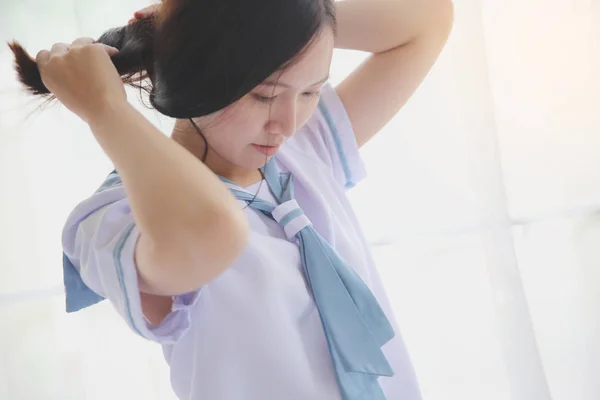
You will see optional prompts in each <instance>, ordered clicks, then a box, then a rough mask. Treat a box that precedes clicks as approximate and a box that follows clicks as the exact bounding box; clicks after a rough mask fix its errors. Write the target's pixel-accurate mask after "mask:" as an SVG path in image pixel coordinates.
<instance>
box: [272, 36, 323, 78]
mask: <svg viewBox="0 0 600 400" xmlns="http://www.w3.org/2000/svg"><path fill="white" fill-rule="evenodd" d="M333 47H334V36H333V32H332V31H331V29H329V28H326V29H324V30H323V32H321V33H320V34H319V35H318V36H316V37H315V39H314V40H313V42H312V43H311V44H310V46H309V47H308V48H307V49H306V50H305V51H304V52H303V53H301V55H300V57H299V58H298V59H297V60H294V61H293V62H292V64H291V65H290V66H289V67H286V68H285V69H284V70H283V71H277V72H275V73H274V74H273V75H271V77H269V78H268V80H279V81H280V82H283V83H286V84H288V85H290V86H292V87H295V88H303V87H305V86H308V85H311V84H313V83H315V82H318V81H320V80H321V79H323V78H325V77H326V76H327V75H328V73H329V68H330V66H331V58H332V56H333Z"/></svg>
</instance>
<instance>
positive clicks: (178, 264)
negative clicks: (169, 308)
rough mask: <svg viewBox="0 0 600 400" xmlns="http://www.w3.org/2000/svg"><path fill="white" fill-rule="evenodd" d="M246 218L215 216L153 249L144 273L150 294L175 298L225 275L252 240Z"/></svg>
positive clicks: (231, 215)
mask: <svg viewBox="0 0 600 400" xmlns="http://www.w3.org/2000/svg"><path fill="white" fill-rule="evenodd" d="M249 231H250V229H249V226H248V221H247V219H246V217H245V215H244V214H243V213H242V212H241V210H240V213H237V212H235V213H232V212H228V213H225V212H223V213H219V212H215V213H212V214H211V215H210V216H209V217H206V218H204V219H203V221H202V222H201V223H199V224H195V225H194V228H193V229H191V228H188V229H185V230H182V231H180V233H179V234H177V235H173V236H172V237H171V238H170V239H169V240H163V241H162V242H161V243H160V244H158V243H156V242H154V243H153V244H152V245H150V246H149V247H150V248H151V251H150V252H149V253H151V256H150V258H151V259H152V261H151V262H149V263H147V264H146V270H145V271H144V272H145V273H143V274H142V275H143V280H142V281H143V282H144V287H145V288H146V291H147V292H148V293H152V294H157V295H163V296H174V295H178V294H182V293H188V292H191V291H194V290H197V289H199V288H200V287H202V286H204V285H206V284H207V283H209V282H211V281H213V280H214V279H216V278H217V277H219V275H221V274H222V273H224V272H225V271H226V270H227V269H228V268H229V267H230V266H231V265H232V264H233V263H234V262H235V261H236V259H237V258H238V257H239V256H240V254H241V253H242V252H243V251H244V249H245V247H246V244H247V242H248V237H249Z"/></svg>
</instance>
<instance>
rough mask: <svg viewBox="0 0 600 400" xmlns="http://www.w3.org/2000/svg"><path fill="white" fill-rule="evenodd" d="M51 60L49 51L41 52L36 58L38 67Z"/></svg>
mask: <svg viewBox="0 0 600 400" xmlns="http://www.w3.org/2000/svg"><path fill="white" fill-rule="evenodd" d="M49 59H50V52H49V51H48V50H40V51H39V52H38V53H37V55H36V56H35V62H36V63H37V65H40V66H41V65H44V64H46V63H47V62H48V60H49Z"/></svg>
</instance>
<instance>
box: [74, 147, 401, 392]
mask: <svg viewBox="0 0 600 400" xmlns="http://www.w3.org/2000/svg"><path fill="white" fill-rule="evenodd" d="M262 172H263V174H264V176H265V180H266V181H267V185H268V186H269V189H270V190H271V193H272V194H273V196H274V197H275V198H276V199H277V201H278V203H279V204H278V205H277V206H276V205H273V204H271V203H269V202H267V201H265V200H262V199H260V198H258V197H256V196H255V195H254V194H252V193H249V192H245V191H243V190H242V189H241V188H239V187H238V189H235V188H231V192H232V193H233V194H234V195H235V196H236V197H237V198H238V199H239V200H242V201H245V202H247V203H248V205H249V206H250V207H252V208H254V209H257V210H260V211H261V212H262V213H263V214H265V215H267V216H268V217H270V218H273V219H274V220H275V221H277V222H278V223H279V225H281V227H282V228H283V229H284V231H285V234H286V236H287V237H288V239H290V240H292V239H294V238H297V239H298V242H299V245H300V256H301V257H300V259H301V260H302V267H303V270H304V274H305V276H306V280H307V282H308V285H309V287H310V289H311V291H312V294H313V297H314V300H315V304H316V305H317V308H318V309H319V315H320V317H321V323H322V325H323V330H324V332H325V337H326V339H327V345H328V347H329V352H330V355H331V360H332V362H333V366H334V368H335V372H336V377H337V381H338V384H339V387H340V391H341V393H342V399H343V400H385V395H384V393H383V391H382V389H381V386H380V385H379V382H378V380H377V378H378V377H379V376H392V375H393V371H392V368H391V366H390V364H389V363H388V361H387V359H386V357H385V355H384V354H383V351H382V350H381V346H383V345H384V344H385V343H387V342H388V341H389V340H390V339H391V338H392V337H394V330H393V328H392V326H391V324H390V323H389V321H388V319H387V317H386V316H385V314H384V312H383V310H382V309H381V307H380V306H379V303H378V302H377V299H376V298H375V296H374V295H373V293H372V292H371V291H370V290H369V288H368V286H367V285H366V284H365V283H364V282H363V281H362V279H361V278H360V277H359V276H358V274H357V273H356V272H355V271H354V270H353V269H352V268H351V267H349V266H348V265H346V262H345V261H344V260H343V259H342V258H341V257H340V256H339V255H338V253H337V252H336V251H335V250H334V249H333V248H332V247H331V246H330V245H329V243H327V241H326V240H325V239H324V238H323V237H321V235H319V233H318V232H317V231H316V230H315V229H314V228H313V227H312V224H311V223H310V221H309V220H308V218H307V217H306V215H304V212H303V211H302V210H301V209H300V207H299V206H298V203H297V202H296V200H294V181H293V177H292V175H291V174H289V173H281V174H280V173H279V172H278V170H277V166H276V164H275V161H274V159H273V158H271V159H270V160H269V162H268V163H267V165H266V166H265V167H264V168H263V169H262ZM117 177H118V175H117ZM112 178H114V176H113V177H112ZM109 179H110V178H109ZM117 179H118V178H117ZM222 179H223V181H227V180H226V179H224V178H222ZM119 181H120V180H119ZM227 182H229V183H232V182H230V181H227ZM113 183H114V182H113ZM117 183H118V182H117ZM234 185H235V184H234ZM63 273H64V284H65V292H66V306H67V312H74V311H78V310H80V309H83V308H86V307H89V306H91V305H93V304H96V303H98V302H100V301H102V300H104V299H103V297H101V296H99V295H97V294H96V293H94V292H93V291H92V290H91V289H90V288H88V287H87V286H86V284H85V283H84V282H83V280H82V279H81V276H80V274H79V271H77V269H76V268H75V267H74V266H73V264H72V263H71V262H70V261H69V259H68V258H67V257H66V256H65V255H64V254H63Z"/></svg>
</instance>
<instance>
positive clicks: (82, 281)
mask: <svg viewBox="0 0 600 400" xmlns="http://www.w3.org/2000/svg"><path fill="white" fill-rule="evenodd" d="M269 167H270V168H272V171H271V172H273V173H275V172H274V171H276V172H277V174H279V176H281V177H285V176H288V177H289V176H290V175H291V177H292V179H293V200H289V201H286V203H287V204H288V205H291V204H292V203H293V205H294V207H296V208H297V210H296V211H298V212H297V213H292V214H293V215H292V217H291V218H288V219H294V220H295V221H294V222H291V223H290V224H289V225H288V226H287V227H283V225H282V224H281V221H278V220H277V218H274V217H271V216H270V215H271V213H270V212H265V211H261V210H259V209H257V208H255V207H253V206H248V204H249V203H248V201H247V199H246V200H244V193H248V194H251V196H252V197H254V195H255V194H257V199H259V200H260V201H261V202H262V204H267V203H268V204H272V205H274V206H277V205H278V203H279V201H280V200H281V199H280V198H278V196H276V195H275V194H274V190H273V181H271V184H269V182H267V181H265V180H263V181H261V182H258V183H256V184H254V185H252V186H250V187H247V188H240V187H238V186H237V185H235V184H233V183H231V182H224V184H225V185H227V186H228V187H229V188H230V189H231V190H232V192H235V193H237V195H238V198H239V204H240V207H245V209H244V212H245V213H246V216H247V218H248V221H249V224H250V234H249V240H248V244H247V246H246V248H245V249H244V251H243V253H242V254H241V255H240V256H239V257H238V258H237V259H236V261H235V262H234V263H233V264H232V265H231V266H230V267H229V268H228V269H227V270H226V271H225V272H224V273H223V274H221V275H220V276H219V277H217V278H216V279H215V280H213V281H211V282H209V283H207V284H206V285H204V286H203V287H201V288H198V289H197V290H196V291H194V292H191V293H186V294H182V295H180V296H175V297H174V298H173V307H172V311H171V313H170V314H168V315H167V317H166V318H165V319H164V320H163V321H162V323H160V325H157V326H153V325H151V324H150V323H149V322H148V321H147V320H146V318H145V317H144V315H143V313H142V309H141V305H140V296H139V288H138V278H137V272H136V268H135V264H134V248H135V244H136V241H137V238H138V236H139V231H138V229H137V227H136V225H135V222H134V221H133V217H132V215H131V209H130V206H129V204H128V201H127V198H126V195H125V191H124V188H123V186H122V184H121V181H120V178H119V177H118V174H116V173H113V174H111V175H110V176H109V177H108V178H107V180H106V181H105V182H104V184H103V185H102V187H101V188H100V189H99V190H98V191H97V192H96V193H94V194H93V195H92V196H91V197H90V198H88V199H87V200H85V201H83V202H82V203H80V204H79V205H78V206H77V207H76V208H75V210H74V211H73V212H72V214H71V215H70V216H69V218H68V220H67V222H66V224H65V228H64V232H63V250H64V267H65V286H66V288H67V311H76V310H78V309H80V308H83V307H87V306H90V305H92V304H94V303H95V302H97V301H101V300H103V299H108V300H109V301H110V302H111V303H112V304H113V305H114V307H115V308H116V310H117V311H118V312H119V314H121V316H122V317H123V318H124V320H125V322H126V323H127V324H128V325H129V326H130V327H131V329H132V330H133V331H134V332H136V333H137V334H139V335H141V336H143V337H145V338H147V339H149V340H152V341H155V342H157V343H159V344H161V345H162V347H163V351H164V355H165V359H166V361H167V363H168V364H169V366H170V371H171V382H172V387H173V390H174V391H175V393H176V394H177V396H178V397H179V398H180V399H185V400H204V399H209V400H213V399H214V400H217V399H219V400H270V399H273V400H280V399H286V400H307V399H311V400H337V399H340V400H355V399H356V400H358V399H362V400H379V399H387V400H420V399H421V397H420V394H419V389H418V384H417V380H416V377H415V374H414V371H413V368H412V366H411V362H410V359H409V356H408V354H407V351H406V348H405V345H404V343H403V340H402V337H401V335H400V331H399V329H398V326H397V324H396V322H395V321H394V318H393V314H392V311H391V309H390V305H389V302H388V299H387V297H386V295H385V292H384V290H383V286H382V284H381V280H380V277H379V274H378V273H377V270H376V267H375V265H374V262H373V259H372V256H371V254H370V251H369V246H368V244H367V242H366V240H365V238H364V236H363V233H362V231H361V229H360V226H359V223H358V221H357V219H356V216H355V214H354V212H353V211H352V208H351V206H350V203H349V201H348V199H347V197H346V190H348V189H349V188H351V187H353V186H354V185H355V184H356V183H357V182H358V181H360V180H361V179H363V178H364V177H365V175H366V173H365V169H364V166H363V163H362V160H361V158H360V155H359V151H358V147H357V144H356V140H355V137H354V133H353V131H352V127H351V125H350V121H349V119H348V116H347V114H346V111H345V109H344V107H343V104H342V103H341V101H340V99H339V97H338V96H337V93H336V92H335V90H334V89H333V87H331V86H330V85H325V86H324V88H323V89H322V95H321V100H320V103H319V106H318V108H317V109H316V110H315V112H314V114H313V115H312V116H311V118H310V119H309V121H308V122H307V123H306V125H305V126H303V127H302V128H301V129H300V130H299V131H298V132H297V133H296V134H295V135H294V136H293V137H291V138H290V139H289V140H288V141H287V142H286V143H285V144H284V145H283V146H282V147H281V149H280V151H279V152H278V154H276V155H275V156H274V157H273V159H271V161H270V162H269ZM284 181H285V179H283V178H282V180H281V181H280V183H281V182H284ZM284 183H285V182H284ZM280 189H281V187H280ZM251 205H252V204H251ZM273 214H276V212H275V211H273ZM290 215H291V214H290ZM296 217H298V218H296ZM281 218H282V217H281V216H280V217H279V219H281ZM294 224H295V225H297V226H296V227H295V228H290V227H291V226H292V225H294ZM307 226H310V229H311V230H314V231H311V232H308V233H307V235H308V236H305V238H304V239H303V238H302V237H301V234H300V233H298V232H300V231H301V230H302V229H304V228H307ZM294 230H297V231H296V232H294ZM304 232H305V233H306V231H304ZM309 236H310V237H311V238H313V239H309ZM315 238H316V239H315ZM311 240H313V241H315V240H316V241H317V242H311ZM319 241H320V242H319ZM323 241H325V242H326V243H325V242H323ZM307 243H312V244H311V245H312V246H317V245H316V244H315V243H325V244H324V245H325V246H327V245H329V246H330V247H331V248H332V249H333V250H332V251H334V252H335V253H336V254H337V255H338V256H339V258H340V260H343V262H345V264H347V267H344V266H340V267H336V268H341V269H340V271H342V270H344V268H346V270H345V272H344V274H347V275H345V276H348V277H350V278H344V279H342V280H345V281H348V280H349V279H351V280H353V281H354V284H356V285H359V286H360V285H365V286H364V287H365V288H368V291H369V293H368V295H371V296H373V297H374V299H376V302H378V306H379V307H380V308H381V310H382V311H383V313H384V314H385V316H387V321H389V324H390V326H391V329H393V332H392V335H393V337H391V336H392V335H388V337H386V338H385V340H382V341H381V342H385V343H380V344H381V350H382V354H383V355H384V356H385V358H384V360H383V361H381V362H382V363H383V364H386V365H387V364H389V365H387V366H385V367H382V368H383V370H385V371H388V372H389V373H385V372H384V373H378V375H381V374H384V375H393V376H379V377H378V378H377V376H375V378H374V380H375V385H376V386H377V388H372V390H373V391H371V389H369V390H367V389H365V390H364V391H363V390H357V389H356V388H357V387H361V386H360V385H362V383H360V384H358V386H357V385H354V383H352V382H350V383H349V385H350V386H352V385H354V386H353V387H351V388H348V385H346V384H344V383H343V382H344V380H345V379H348V380H353V379H354V377H353V376H354V375H356V374H354V371H350V372H349V373H348V374H346V375H343V374H344V373H342V372H340V368H342V366H340V365H341V364H345V361H344V360H346V359H347V358H348V357H350V358H352V357H354V356H353V355H350V356H347V355H345V354H344V352H350V353H352V352H355V353H356V352H359V353H360V348H361V345H360V343H355V344H354V345H353V344H350V345H349V346H350V347H354V348H348V345H346V349H345V350H344V349H342V350H336V346H337V345H336V343H339V342H340V341H341V342H343V341H344V339H345V337H344V336H345V335H340V334H339V333H338V334H337V338H336V337H333V336H334V333H335V329H334V328H335V327H334V326H333V325H335V324H338V323H347V321H341V320H340V319H339V318H341V319H342V320H343V319H345V318H344V317H345V316H344V315H341V316H340V315H335V313H331V312H330V311H328V312H329V315H330V316H331V318H330V319H329V320H328V321H330V322H327V318H323V316H324V315H323V314H324V312H323V311H322V308H323V307H325V306H327V304H326V302H330V301H336V299H337V300H339V296H337V297H336V299H330V298H328V297H327V293H326V292H327V291H326V290H325V289H319V290H321V294H320V296H321V297H320V298H321V299H322V300H319V301H315V298H316V295H317V294H316V293H315V292H313V290H314V288H315V285H317V284H318V283H319V282H311V278H309V277H307V270H306V268H307V266H306V264H307V262H308V261H307V260H306V259H307V256H306V254H305V252H306V251H310V246H309V244H307ZM319 246H320V245H319ZM319 246H317V247H319ZM307 249H308V250H307ZM303 252H304V253H303ZM340 262H341V261H340ZM313 264H316V266H318V265H320V264H319V262H316V261H315V262H313ZM198 267H199V268H201V267H202V266H198ZM312 267H313V268H315V265H313V266H312ZM328 268H329V267H328ZM313 271H317V272H320V270H319V269H316V270H313ZM332 271H333V270H332ZM311 274H312V273H311ZM332 274H333V275H331V276H334V275H335V273H333V272H332ZM315 276H318V274H317V275H315ZM323 279H326V278H323ZM327 279H329V278H327ZM359 281H360V282H359ZM323 282H324V281H321V283H323ZM326 284H328V283H326ZM321 286H323V285H321ZM325 287H326V285H325ZM361 287H362V286H361ZM88 288H89V289H91V290H88ZM332 290H333V289H332ZM350 293H352V291H351V290H350ZM317 303H319V304H321V305H320V306H318V305H317ZM331 304H332V303H329V305H330V306H331ZM334 307H337V306H334ZM330 308H331V307H330ZM359 308H360V307H359ZM365 312H367V313H368V312H369V311H368V310H367V311H365ZM336 318H338V319H336ZM359 319H367V317H361V318H359ZM336 321H340V322H336ZM327 323H329V325H327ZM348 326H351V325H348ZM324 327H325V328H324ZM374 329H375V328H373V327H367V328H366V330H367V331H370V330H374ZM353 331H354V329H347V332H353ZM349 336H351V335H350V334H349ZM342 345H343V344H342ZM342 345H340V346H342ZM336 352H337V353H336ZM334 353H336V354H338V356H335V357H334V356H333V355H332V354H334ZM340 354H341V355H340ZM358 356H359V357H360V356H361V355H358ZM336 357H337V358H336ZM333 360H337V361H333ZM340 360H341V361H340ZM334 364H335V365H334ZM367 364H368V362H367ZM388 367H389V368H388ZM361 368H363V367H359V369H361ZM364 368H366V370H367V372H366V373H364V374H362V375H361V377H364V378H365V379H368V378H369V375H370V373H369V371H370V369H369V368H371V367H370V366H368V365H367V366H366V367H364ZM390 368H391V369H390ZM344 376H345V377H344ZM365 385H367V384H365ZM365 387H366V386H365ZM382 396H383V397H382Z"/></svg>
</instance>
